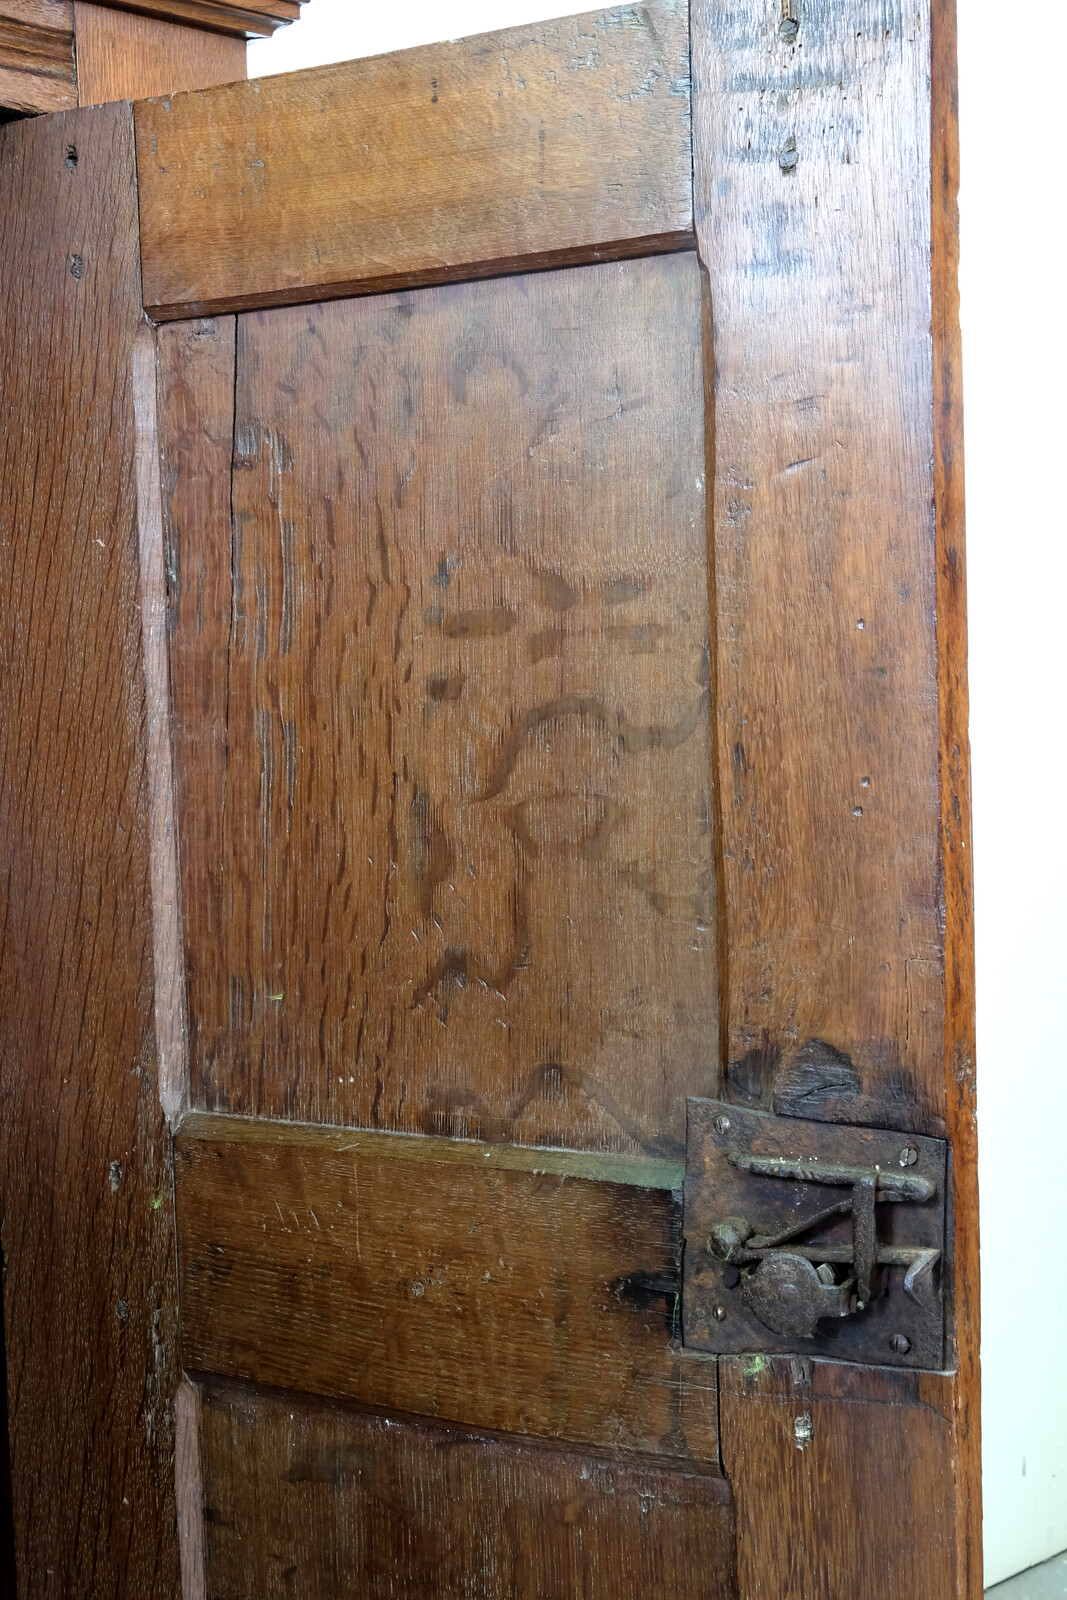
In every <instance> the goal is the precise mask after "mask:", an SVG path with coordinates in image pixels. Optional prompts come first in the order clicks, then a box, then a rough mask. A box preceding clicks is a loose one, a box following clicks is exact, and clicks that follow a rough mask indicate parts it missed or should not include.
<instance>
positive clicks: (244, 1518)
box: [202, 1384, 736, 1600]
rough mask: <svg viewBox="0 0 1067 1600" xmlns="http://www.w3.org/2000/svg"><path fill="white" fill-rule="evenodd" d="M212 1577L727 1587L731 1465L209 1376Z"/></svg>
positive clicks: (650, 1592)
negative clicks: (537, 1437) (381, 1413)
mask: <svg viewBox="0 0 1067 1600" xmlns="http://www.w3.org/2000/svg"><path fill="white" fill-rule="evenodd" d="M202 1427H203V1437H204V1447H205V1464H206V1465H205V1483H204V1494H205V1505H206V1507H207V1513H208V1520H207V1525H206V1530H205V1531H206V1543H207V1573H208V1584H209V1593H211V1594H218V1595H226V1596H227V1597H229V1600H286V1597H288V1596H289V1595H292V1594H294V1593H295V1594H301V1595H323V1596H325V1595H331V1596H332V1595H340V1594H358V1595H360V1596H361V1597H364V1600H393V1597H394V1596H397V1595H405V1596H427V1597H429V1596H431V1595H432V1596H441V1597H449V1600H452V1597H459V1596H471V1597H474V1596H477V1597H479V1600H481V1597H485V1600H502V1597H503V1596H507V1597H508V1600H545V1597H546V1596H553V1597H556V1596H559V1597H561V1600H562V1597H564V1596H568V1597H569V1596H572V1595H581V1596H582V1597H583V1600H619V1597H620V1596H625V1597H627V1600H628V1597H629V1596H631V1595H640V1596H641V1600H734V1597H735V1596H736V1589H735V1586H734V1553H733V1525H732V1514H731V1509H730V1505H729V1501H728V1496H727V1492H726V1485H725V1484H724V1483H723V1481H722V1479H721V1478H716V1477H713V1476H706V1475H703V1474H695V1473H692V1472H689V1473H685V1472H680V1471H678V1470H677V1469H676V1468H674V1467H666V1466H665V1465H664V1464H663V1463H653V1462H650V1461H647V1460H645V1461H642V1460H637V1461H633V1460H631V1461H625V1460H618V1459H615V1460H603V1459H598V1458H596V1457H590V1456H586V1455H582V1454H579V1453H577V1452H574V1451H560V1450H549V1449H545V1448H541V1447H538V1445H537V1444H536V1443H532V1442H530V1441H526V1440H519V1439H512V1440H508V1439H492V1438H484V1437H479V1436H476V1435H475V1436H471V1435H465V1434H463V1433H461V1432H459V1431H457V1430H455V1429H444V1428H439V1427H429V1426H425V1425H419V1424H414V1423H411V1422H397V1421H396V1420H395V1419H384V1418H380V1417H374V1416H366V1415H360V1414H359V1413H358V1412H351V1411H345V1410H342V1409H340V1408H339V1407H334V1406H326V1405H316V1404H315V1403H314V1402H309V1401H307V1400H306V1399H304V1398H303V1397H301V1396H295V1395H270V1394H267V1395H264V1394H256V1393H250V1392H248V1391H247V1390H241V1389H238V1388H235V1387H231V1386H227V1385H217V1384H205V1385H204V1387H203V1422H202Z"/></svg>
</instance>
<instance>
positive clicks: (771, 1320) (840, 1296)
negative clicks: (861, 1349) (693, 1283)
mask: <svg viewBox="0 0 1067 1600" xmlns="http://www.w3.org/2000/svg"><path fill="white" fill-rule="evenodd" d="M741 1299H742V1301H743V1302H744V1304H745V1305H746V1306H747V1307H748V1309H749V1310H750V1311H751V1312H752V1313H753V1315H754V1316H757V1317H758V1318H759V1320H760V1321H761V1322H762V1323H763V1326H764V1327H765V1328H770V1329H771V1331H772V1332H773V1333H780V1334H783V1335H785V1336H787V1337H789V1338H792V1339H810V1338H812V1336H813V1335H814V1333H815V1330H816V1327H817V1325H818V1322H819V1319H820V1317H847V1316H849V1315H850V1314H851V1312H852V1311H853V1310H854V1309H855V1304H856V1297H855V1292H854V1285H853V1284H852V1283H851V1282H850V1283H843V1284H836V1285H833V1284H828V1283H825V1282H824V1281H823V1280H822V1278H820V1276H819V1274H818V1272H817V1271H816V1270H815V1268H814V1267H813V1266H812V1264H811V1262H810V1261H805V1260H804V1257H803V1256H794V1255H790V1254H788V1253H787V1252H786V1251H779V1252H778V1253H777V1254H776V1255H773V1256H767V1257H765V1259H764V1260H763V1261H761V1262H760V1264H759V1266H758V1267H757V1268H756V1270H755V1272H753V1273H751V1274H750V1275H749V1276H747V1277H745V1278H743V1279H742V1280H741Z"/></svg>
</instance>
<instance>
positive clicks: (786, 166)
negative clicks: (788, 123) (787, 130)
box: [778, 134, 800, 172]
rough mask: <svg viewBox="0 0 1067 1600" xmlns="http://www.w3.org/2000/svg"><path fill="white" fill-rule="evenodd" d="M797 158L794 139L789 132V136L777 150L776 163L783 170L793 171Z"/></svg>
mask: <svg viewBox="0 0 1067 1600" xmlns="http://www.w3.org/2000/svg"><path fill="white" fill-rule="evenodd" d="M799 160H800V157H799V155H798V154H797V142H796V139H795V138H794V137H793V135H792V134H790V135H789V138H788V139H787V140H786V141H785V144H784V145H783V146H782V148H781V149H780V150H779V152H778V165H779V166H780V167H781V169H782V171H783V172H795V171H796V166H797V162H798V161H799Z"/></svg>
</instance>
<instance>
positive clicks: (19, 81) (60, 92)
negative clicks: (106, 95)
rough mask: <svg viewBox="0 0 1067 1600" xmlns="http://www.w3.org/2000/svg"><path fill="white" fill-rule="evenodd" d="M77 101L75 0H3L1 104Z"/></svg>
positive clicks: (54, 106)
mask: <svg viewBox="0 0 1067 1600" xmlns="http://www.w3.org/2000/svg"><path fill="white" fill-rule="evenodd" d="M77 103H78V95H77V89H76V87H75V71H74V8H73V3H72V0H0V110H7V111H15V112H41V111H66V110H69V109H70V108H72V107H73V106H76V105H77Z"/></svg>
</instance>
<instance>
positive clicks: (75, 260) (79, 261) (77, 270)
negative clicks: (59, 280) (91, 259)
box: [70, 256, 85, 283]
mask: <svg viewBox="0 0 1067 1600" xmlns="http://www.w3.org/2000/svg"><path fill="white" fill-rule="evenodd" d="M70 275H71V277H72V278H73V279H74V281H75V283H80V282H81V281H82V279H83V278H84V277H85V261H84V259H83V258H82V257H81V256H71V258H70Z"/></svg>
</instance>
